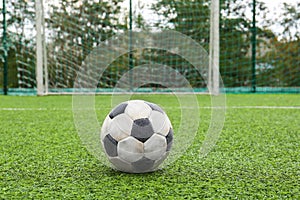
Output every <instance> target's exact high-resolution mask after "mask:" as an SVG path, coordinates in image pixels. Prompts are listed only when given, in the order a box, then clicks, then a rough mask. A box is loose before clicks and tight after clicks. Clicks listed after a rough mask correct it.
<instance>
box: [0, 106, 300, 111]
mask: <svg viewBox="0 0 300 200" xmlns="http://www.w3.org/2000/svg"><path fill="white" fill-rule="evenodd" d="M178 108H179V107H164V109H170V110H172V109H178ZM180 108H182V109H195V107H180ZM103 109H110V108H96V109H95V110H103ZM199 109H224V107H211V106H200V107H199ZM225 109H274V110H277V109H283V110H285V109H287V110H288V109H291V110H300V106H227V107H225ZM68 110H69V111H71V110H73V109H72V108H0V111H68ZM90 110H93V109H90Z"/></svg>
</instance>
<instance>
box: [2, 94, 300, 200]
mask: <svg viewBox="0 0 300 200" xmlns="http://www.w3.org/2000/svg"><path fill="white" fill-rule="evenodd" d="M134 98H141V99H145V100H148V101H152V102H156V103H159V104H161V105H163V106H165V109H166V110H167V112H168V115H169V117H170V119H171V121H172V123H173V124H174V126H175V127H177V126H178V124H179V120H180V110H179V109H176V106H177V105H178V103H177V102H176V99H174V97H173V96H171V95H170V96H166V95H143V96H135V97H134ZM198 99H199V104H200V105H201V106H207V105H210V104H209V102H210V98H209V97H208V96H198ZM109 105H110V97H109V96H97V97H96V107H97V108H99V109H98V110H97V115H98V119H99V121H102V120H103V118H104V117H105V115H106V114H107V112H109V110H110V106H109ZM227 105H228V106H229V108H228V109H227V113H226V121H225V125H224V128H223V131H222V134H221V136H220V138H219V140H218V143H217V145H216V146H215V148H214V149H213V151H211V152H210V153H209V154H208V156H207V157H206V158H205V159H203V158H200V157H199V156H198V152H199V149H200V147H201V142H202V141H203V138H204V133H205V131H206V130H207V129H208V126H209V120H210V110H209V109H205V108H203V109H201V110H200V111H201V121H202V124H201V127H200V128H199V131H198V134H197V137H196V138H195V140H194V143H193V144H192V145H191V146H190V148H189V149H188V151H187V152H186V153H185V154H184V155H183V156H182V157H181V158H180V159H178V160H177V161H176V162H175V163H173V164H172V165H171V166H169V167H167V168H164V169H163V170H159V171H156V172H154V173H148V174H126V173H121V172H117V171H114V170H112V169H110V168H109V167H107V166H104V165H102V164H101V163H100V162H99V160H98V159H96V158H95V157H94V156H92V155H91V154H90V153H89V152H88V151H87V150H86V148H85V147H84V146H83V145H82V143H81V141H80V139H79V136H78V134H77V132H76V129H75V126H74V123H73V113H72V97H71V96H49V97H12V96H10V97H4V96H0V199H62V198H65V199H76V198H78V199H113V198H116V199H117V198H118V199H192V198H195V199H196V198H198V199H203V198H212V199H223V198H226V199H233V198H237V199H248V198H251V199H263V198H264V199H284V198H288V199H299V198H300V194H299V189H300V188H299V184H300V169H299V168H300V153H299V152H300V147H299V141H300V109H299V108H298V109H283V108H282V109H270V108H242V107H239V108H237V107H236V106H298V107H300V95H278V94H276V95H227ZM232 106H235V107H232ZM3 108H22V109H17V110H11V109H3ZM41 108H42V109H41ZM175 130H176V128H175ZM175 137H176V135H175Z"/></svg>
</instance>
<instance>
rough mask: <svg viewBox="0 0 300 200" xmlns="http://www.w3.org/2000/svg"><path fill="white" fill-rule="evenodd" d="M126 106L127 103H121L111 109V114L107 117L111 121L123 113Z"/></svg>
mask: <svg viewBox="0 0 300 200" xmlns="http://www.w3.org/2000/svg"><path fill="white" fill-rule="evenodd" d="M127 105H128V104H127V103H121V104H120V105H118V106H117V107H115V108H114V109H113V111H111V112H110V113H109V117H110V118H111V119H113V118H114V117H116V116H118V115H119V114H122V113H124V111H125V109H126V107H127Z"/></svg>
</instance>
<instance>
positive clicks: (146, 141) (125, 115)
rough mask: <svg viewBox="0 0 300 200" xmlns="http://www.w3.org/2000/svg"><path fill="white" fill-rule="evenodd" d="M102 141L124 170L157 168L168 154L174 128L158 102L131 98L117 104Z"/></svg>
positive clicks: (103, 131)
mask: <svg viewBox="0 0 300 200" xmlns="http://www.w3.org/2000/svg"><path fill="white" fill-rule="evenodd" d="M101 143H102V147H103V149H104V152H105V154H106V155H107V157H108V160H109V161H110V162H111V163H112V165H113V166H114V167H115V168H116V169H117V170H120V171H123V172H129V173H144V172H151V171H155V170H156V169H157V168H158V166H159V165H160V164H161V163H162V162H163V161H164V160H165V159H166V157H167V156H168V154H169V152H170V150H171V146H172V143H173V129H172V125H171V122H170V120H169V118H168V116H167V114H166V113H165V112H164V111H163V109H161V108H160V107H159V106H158V105H156V104H154V103H150V102H146V101H142V100H131V101H127V102H123V103H121V104H119V105H118V106H116V107H115V108H114V109H113V110H112V111H111V112H110V113H109V114H108V115H107V117H106V118H105V120H104V122H103V125H102V128H101Z"/></svg>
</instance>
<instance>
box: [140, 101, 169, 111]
mask: <svg viewBox="0 0 300 200" xmlns="http://www.w3.org/2000/svg"><path fill="white" fill-rule="evenodd" d="M145 103H146V104H147V105H148V106H150V108H151V109H152V110H156V111H158V112H161V113H165V112H164V111H163V110H162V109H161V108H160V107H159V106H158V105H156V104H154V103H149V102H145Z"/></svg>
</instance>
